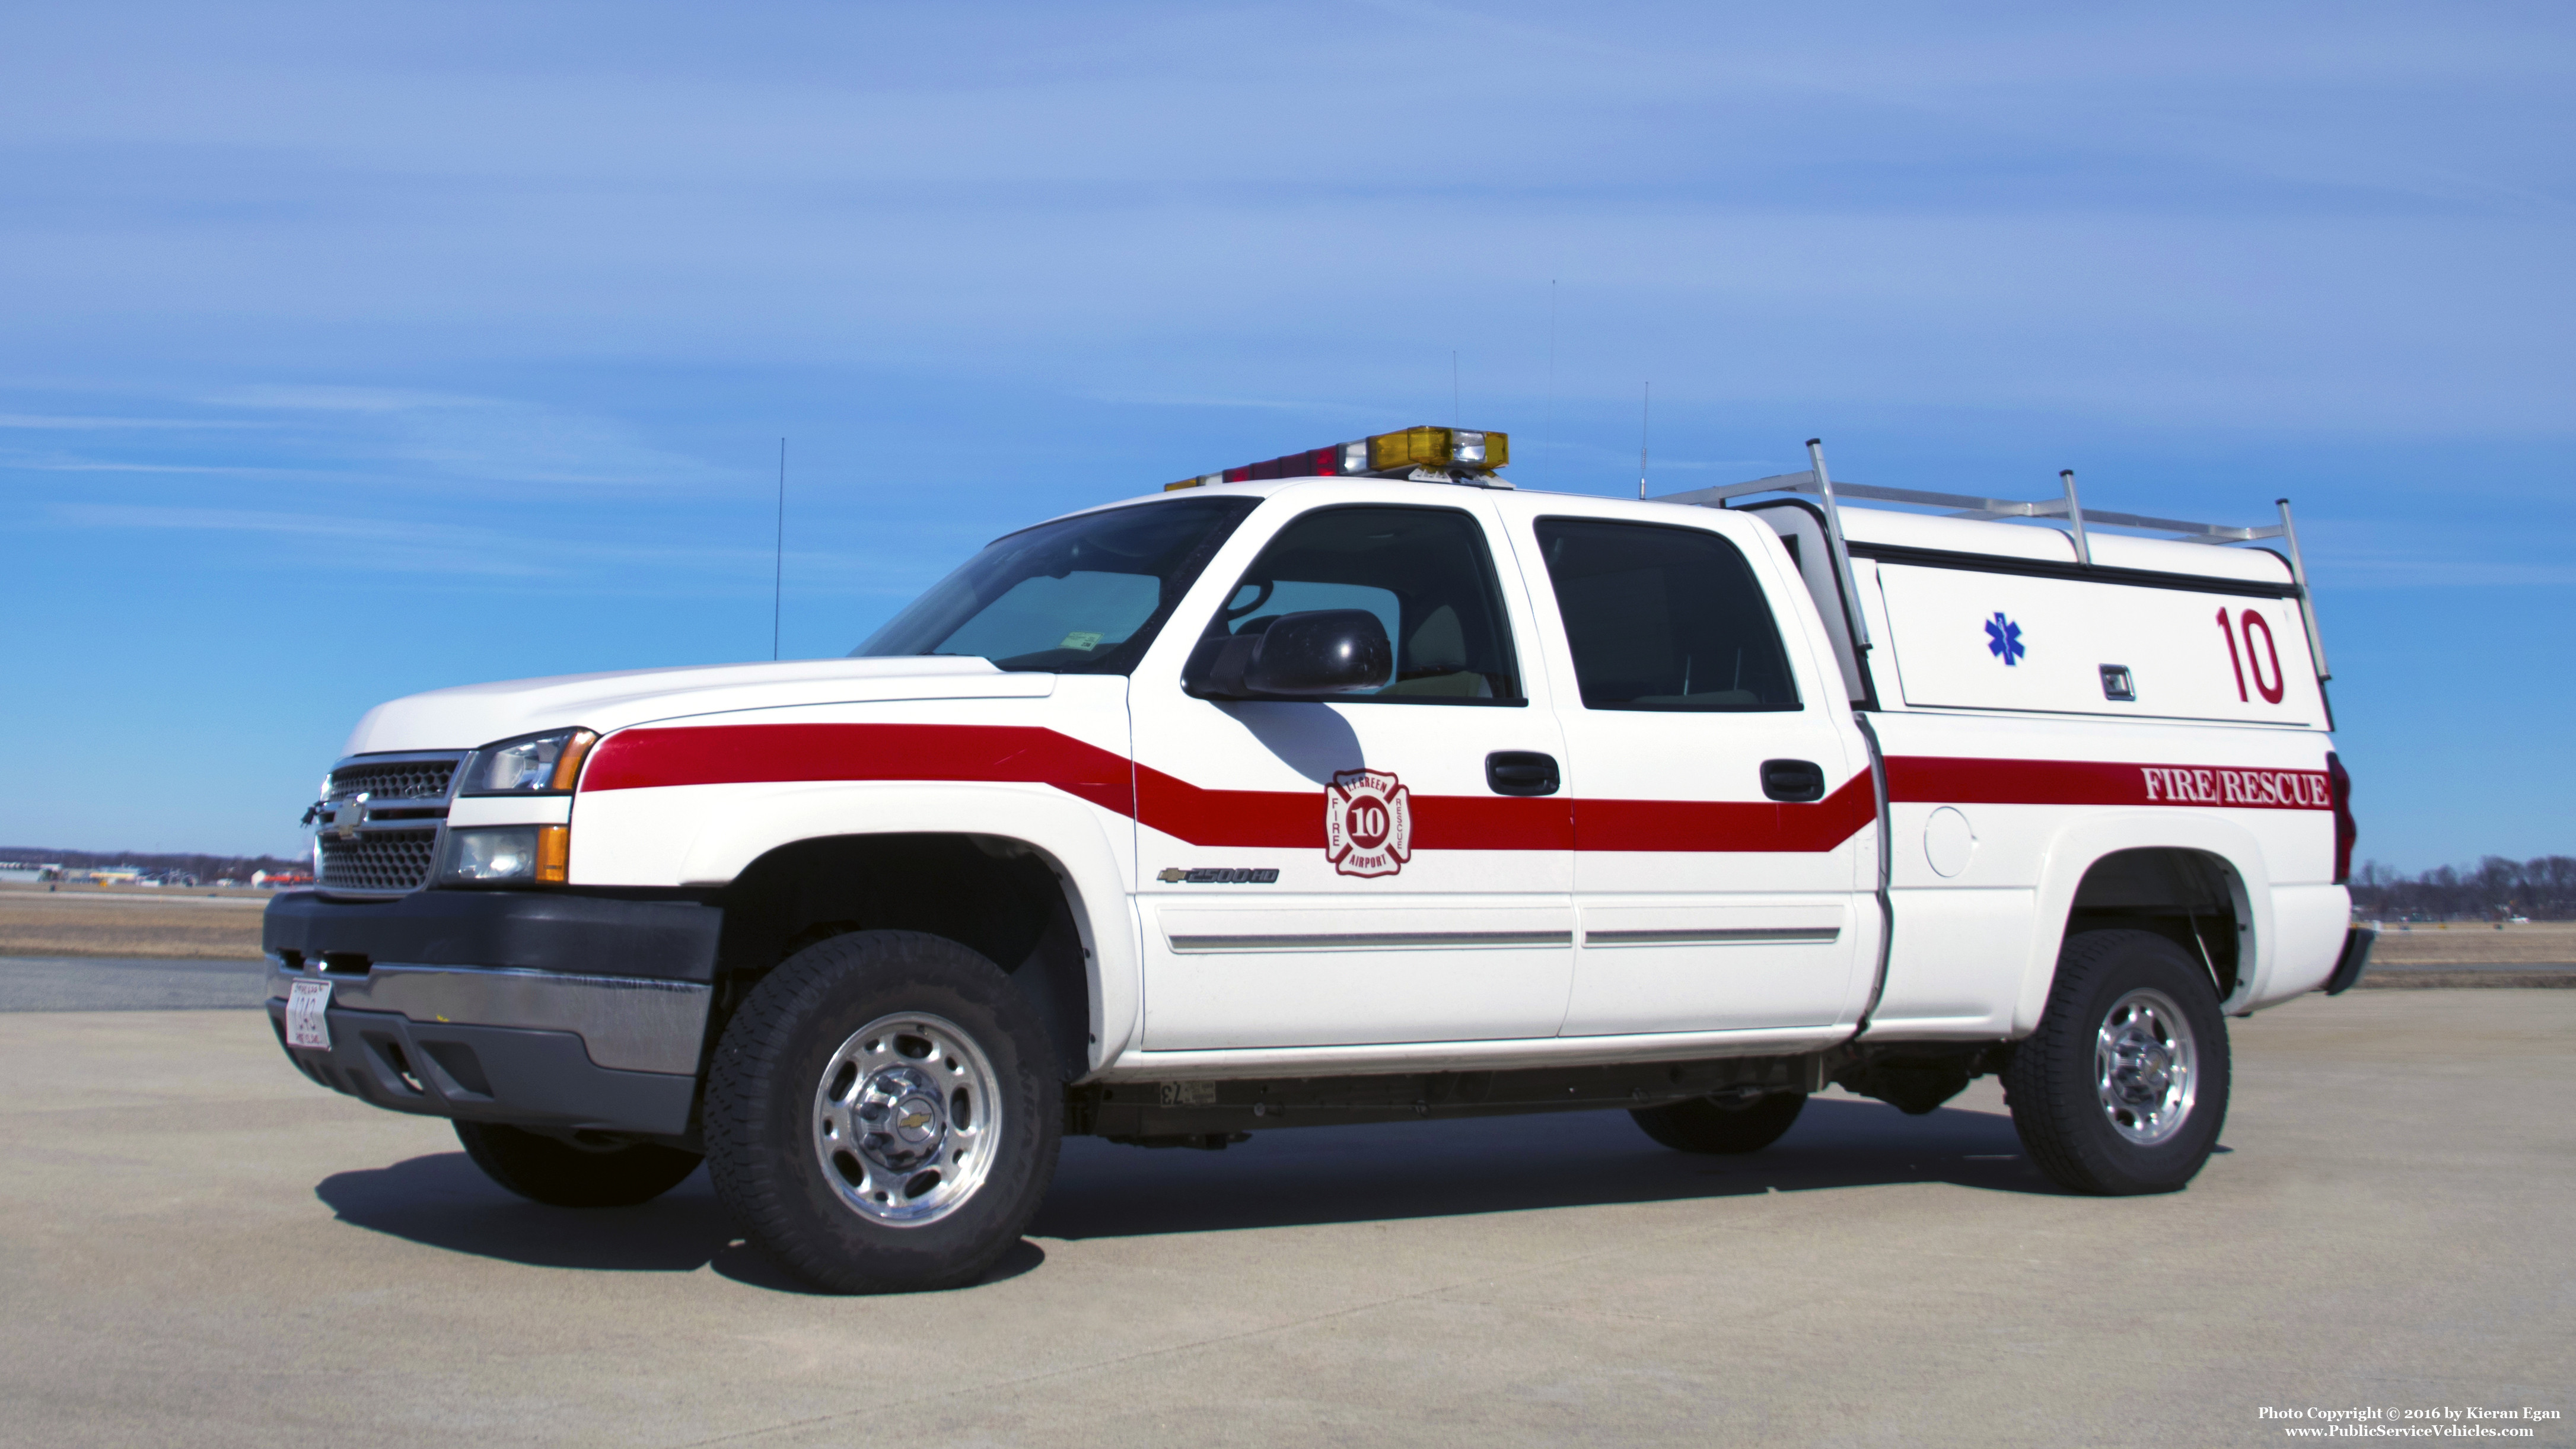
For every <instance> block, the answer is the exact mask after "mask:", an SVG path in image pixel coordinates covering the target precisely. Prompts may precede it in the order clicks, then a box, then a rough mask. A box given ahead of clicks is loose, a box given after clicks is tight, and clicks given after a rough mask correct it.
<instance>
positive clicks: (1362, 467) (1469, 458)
mask: <svg viewBox="0 0 2576 1449" xmlns="http://www.w3.org/2000/svg"><path fill="white" fill-rule="evenodd" d="M1511 460H1512V440H1511V435H1510V434H1508V433H1484V432H1478V431H1476V430H1475V429H1473V428H1431V427H1422V428H1406V429H1405V430H1404V431H1402V432H1398V433H1379V434H1376V435H1375V436H1373V437H1366V438H1361V439H1359V440H1358V441H1357V442H1350V443H1335V444H1333V445H1332V446H1331V447H1329V448H1309V449H1307V450H1306V451H1305V452H1302V453H1289V454H1286V455H1285V456H1282V457H1277V458H1272V459H1269V460H1268V461H1266V462H1260V463H1246V464H1244V465H1243V466H1242V467H1240V468H1228V469H1225V470H1224V471H1222V472H1218V473H1202V474H1200V475H1199V476H1198V477H1196V478H1184V479H1182V480H1181V481H1180V482H1178V483H1166V484H1164V485H1163V491H1164V492H1166V493H1169V492H1171V491H1172V490H1174V489H1176V488H1200V487H1204V486H1206V485H1207V484H1210V483H1256V482H1261V481H1264V480H1267V479H1272V478H1372V477H1374V478H1388V477H1410V476H1411V475H1412V474H1413V473H1414V471H1415V470H1417V469H1426V468H1427V469H1431V470H1433V471H1435V472H1446V473H1468V474H1477V473H1491V472H1493V471H1494V470H1495V469H1497V468H1500V467H1502V466H1503V465H1504V464H1506V463H1509V462H1510V461H1511Z"/></svg>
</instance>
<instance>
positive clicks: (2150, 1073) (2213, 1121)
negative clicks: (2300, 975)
mask: <svg viewBox="0 0 2576 1449" xmlns="http://www.w3.org/2000/svg"><path fill="white" fill-rule="evenodd" d="M2141 993H2144V994H2145V995H2141ZM2154 997H2160V998H2162V1001H2163V1003H2166V1004H2169V1005H2170V1006H2172V1007H2173V1008H2176V1010H2175V1011H2174V1012H2173V1013H2172V1015H2173V1017H2174V1020H2173V1021H2166V1020H2164V1019H2163V1015H2164V1013H2163V1012H2162V1009H2161V1007H2156V1008H2155V1009H2154V1010H2153V1011H2150V1012H2149V1013H2148V1014H2147V1015H2145V1016H2143V1017H2141V1016H2139V1015H2137V1014H2136V1013H2135V1012H2134V1011H2131V1012H2128V1013H2127V1014H2126V1018H2125V1019H2126V1020H2127V1021H2128V1022H2129V1025H2128V1026H2126V1027H2124V1028H2115V1030H2114V1031H2113V1033H2112V1035H2113V1036H2120V1035H2122V1034H2123V1033H2124V1032H2125V1033H2126V1036H2127V1039H2129V1040H2131V1041H2133V1042H2136V1043H2139V1044H2142V1045H2148V1046H2152V1044H2153V1043H2155V1042H2159V1041H2161V1042H2163V1043H2164V1047H2163V1053H2164V1059H2165V1061H2166V1063H2167V1065H2165V1066H2163V1067H2159V1066H2158V1065H2157V1064H2156V1063H2157V1058H2156V1054H2155V1052H2154V1051H2153V1050H2150V1051H2148V1052H2147V1053H2146V1056H2145V1062H2146V1065H2145V1066H2144V1068H2143V1069H2140V1068H2138V1067H2136V1066H2135V1065H2134V1064H2133V1065H2131V1066H2125V1067H2124V1066H2121V1065H2120V1063H2119V1061H2118V1060H2117V1054H2116V1053H2112V1052H2108V1051H2106V1050H2105V1049H2104V1047H2103V1042H2104V1040H2105V1028H2106V1026H2110V1025H2112V1023H2111V1022H2110V1017H2111V1014H2112V1012H2113V1011H2114V1009H2115V1008H2126V1007H2129V1006H2130V1005H2131V1004H2132V1003H2136V1002H2148V1003H2149V1004H2150V1005H2151V1006H2152V1005H2153V1003H2152V1001H2151V1000H2150V998H2154ZM2178 1028H2179V1029H2178ZM2185 1032H2187V1033H2188V1035H2187V1037H2185V1036H2184V1033H2185ZM2177 1045H2179V1046H2185V1047H2188V1049H2189V1052H2188V1071H2187V1073H2185V1074H2184V1075H2185V1076H2186V1077H2187V1078H2188V1080H2187V1084H2186V1085H2187V1088H2188V1092H2187V1096H2186V1095H2183V1093H2184V1087H2183V1086H2177V1085H2174V1084H2173V1080H2172V1079H2173V1077H2174V1074H2173V1073H2172V1072H2171V1070H2170V1063H2171V1061H2173V1060H2178V1059H2180V1058H2179V1056H2178V1054H2177ZM2106 1068H2109V1069H2112V1070H2110V1071H2109V1073H2108V1075H2107V1077H2106ZM2228 1080H2229V1063H2228V1054H2227V1018H2226V1017H2225V1015H2223V1014H2222V1013H2221V1012H2220V1011H2219V1008H2218V991H2217V988H2216V986H2215V985H2214V984H2213V983H2212V982H2211V981H2210V979H2209V973H2208V972H2207V971H2206V970H2204V969H2202V967H2201V965H2200V963H2199V962H2197V961H2194V960H2193V959H2192V958H2191V957H2190V956H2189V955H2186V954H2185V953H2184V951H2183V949H2182V948H2181V947H2180V946H2177V945H2175V944H2174V943H2173V942H2171V941H2168V940H2166V939H2165V938H2164V937H2162V936H2158V935H2155V934H2153V933H2151V932H2147V931H2087V932H2084V933H2083V934H2082V935H2079V936H2076V937H2074V938H2072V939H2070V940H2069V941H2068V942H2067V943H2066V947H2065V949H2064V950H2063V951H2061V952H2059V953H2058V958H2057V979H2056V981H2055V982H2054V983H2053V984H2052V985H2051V987H2050V989H2049V994H2048V1008H2047V1010H2046V1011H2045V1012H2044V1013H2043V1014H2042V1015H2041V1017H2040V1021H2039V1030H2038V1031H2037V1032H2034V1033H2033V1034H2032V1035H2031V1037H2030V1039H2029V1040H2027V1041H2024V1042H2022V1043H2020V1044H2019V1045H2018V1046H2016V1047H2014V1048H2013V1054H2012V1061H2011V1063H2010V1064H2009V1065H2007V1066H2006V1067H2005V1069H2004V1073H2003V1082H2004V1097H2005V1100H2006V1101H2007V1102H2009V1103H2010V1104H2011V1106H2012V1116H2013V1126H2014V1128H2015V1129H2016V1130H2018V1131H2019V1132H2020V1134H2021V1142H2022V1147H2023V1148H2024V1149H2025V1150H2026V1151H2028V1152H2029V1153H2030V1157H2031V1160H2032V1161H2033V1162H2035V1163H2037V1164H2039V1168H2040V1170H2041V1171H2042V1172H2045V1173H2047V1174H2048V1175H2049V1177H2050V1178H2051V1179H2053V1180H2054V1181H2056V1183H2057V1184H2058V1185H2059V1186H2061V1187H2064V1188H2066V1189H2068V1190H2070V1191H2073V1192H2081V1193H2092V1194H2096V1195H2100V1196H2114V1197H2126V1196H2131V1195H2135V1194H2141V1193H2156V1192H2175V1191H2178V1190H2180V1189H2181V1188H2182V1187H2183V1186H2184V1185H2185V1184H2187V1183H2189V1182H2190V1181H2191V1180H2192V1178H2193V1177H2195V1176H2197V1175H2198V1174H2199V1172H2200V1169H2201V1167H2202V1165H2203V1164H2205V1163H2207V1162H2208V1161H2209V1153H2210V1149H2212V1148H2214V1147H2216V1146H2217V1145H2218V1133H2219V1129H2220V1127H2222V1126H2223V1125H2224V1124H2225V1123H2226V1120H2227V1091H2228ZM2168 1104H2170V1105H2168ZM2159 1113H2166V1114H2170V1120H2167V1118H2166V1117H2165V1116H2162V1115H2159ZM2156 1131H2160V1132H2162V1133H2163V1134H2164V1135H2161V1136H2155V1137H2153V1140H2142V1139H2143V1138H2145V1137H2148V1136H2151V1135H2152V1133H2153V1132H2156Z"/></svg>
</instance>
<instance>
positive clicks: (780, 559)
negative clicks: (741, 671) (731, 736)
mask: <svg viewBox="0 0 2576 1449" xmlns="http://www.w3.org/2000/svg"><path fill="white" fill-rule="evenodd" d="M776 559H777V561H776V563H775V565H774V566H773V567H772V569H771V572H770V576H769V657H770V659H771V660H772V661H775V660H776V659H777V658H778V620H779V616H780V615H781V613H782V612H784V610H785V607H786V604H787V440H786V439H785V438H781V439H779V440H778V552H777V555H776Z"/></svg>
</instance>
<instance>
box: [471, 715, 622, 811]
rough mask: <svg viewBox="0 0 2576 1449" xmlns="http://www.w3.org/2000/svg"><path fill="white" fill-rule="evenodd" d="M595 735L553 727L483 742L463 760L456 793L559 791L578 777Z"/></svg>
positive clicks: (531, 793)
mask: <svg viewBox="0 0 2576 1449" xmlns="http://www.w3.org/2000/svg"><path fill="white" fill-rule="evenodd" d="M597 743H599V736H597V735H595V734H593V733H591V732H590V731H589V730H555V731H553V732H551V733H548V734H542V735H528V736H526V737H525V738H522V739H515V740H503V741H501V742H500V743H499V744H497V745H485V746H484V747H483V748H481V749H479V750H476V751H475V752H474V755H473V757H472V758H471V759H469V760H467V761H466V762H465V783H464V784H463V785H462V786H460V787H459V788H458V789H457V792H456V793H457V794H459V795H560V794H563V793H565V792H567V791H569V790H571V789H572V786H573V782H574V781H575V780H577V779H579V778H580V777H581V761H582V757H583V756H584V755H587V754H589V753H590V747H591V746H592V745H595V744H597Z"/></svg>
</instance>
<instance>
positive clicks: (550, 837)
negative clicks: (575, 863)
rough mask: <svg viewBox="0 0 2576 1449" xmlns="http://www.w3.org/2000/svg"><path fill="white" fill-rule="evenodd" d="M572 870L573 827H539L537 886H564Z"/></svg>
mask: <svg viewBox="0 0 2576 1449" xmlns="http://www.w3.org/2000/svg"><path fill="white" fill-rule="evenodd" d="M571 868H572V827H571V826H569V825H540V826H538V827H537V884H539V885H562V884H563V883H564V881H565V880H566V879H567V878H569V877H570V875H571Z"/></svg>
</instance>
